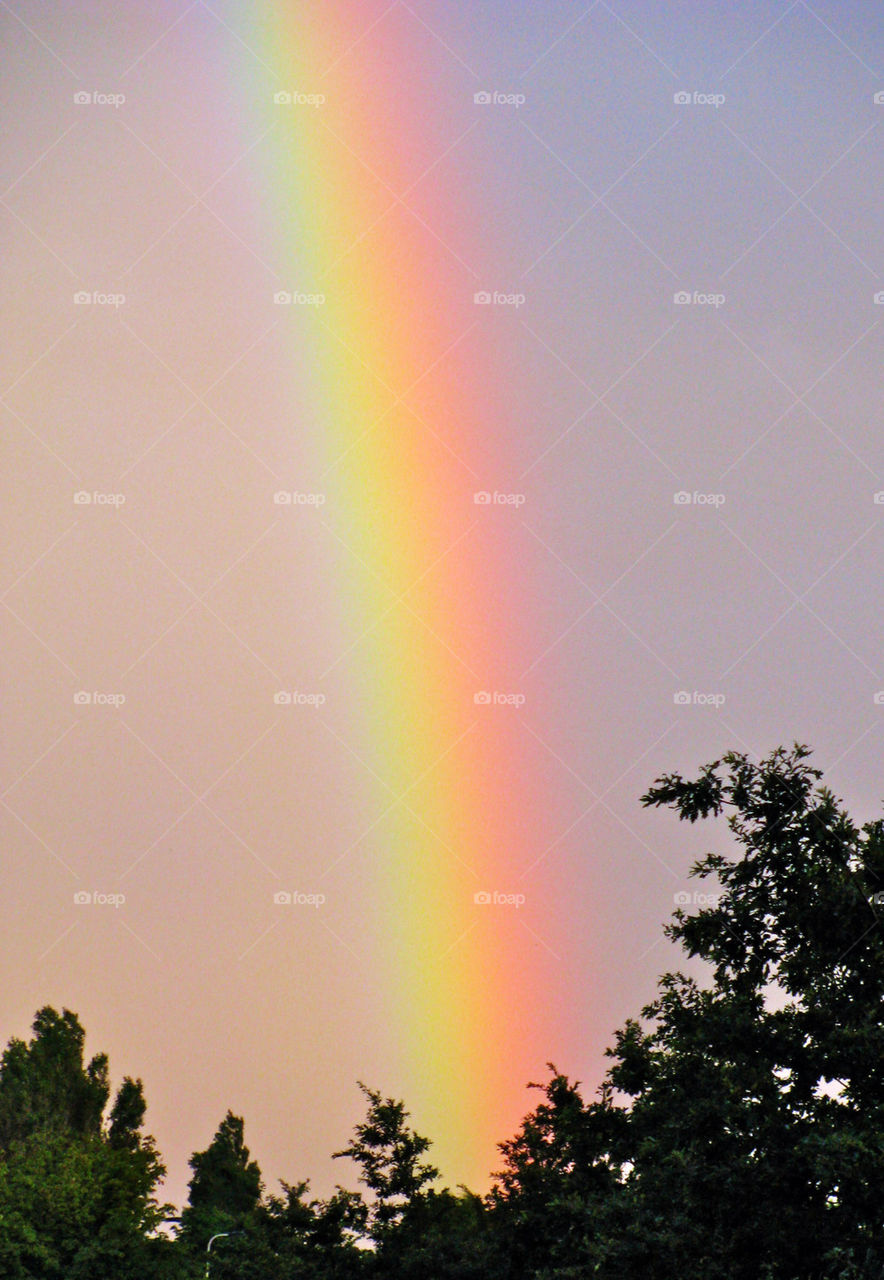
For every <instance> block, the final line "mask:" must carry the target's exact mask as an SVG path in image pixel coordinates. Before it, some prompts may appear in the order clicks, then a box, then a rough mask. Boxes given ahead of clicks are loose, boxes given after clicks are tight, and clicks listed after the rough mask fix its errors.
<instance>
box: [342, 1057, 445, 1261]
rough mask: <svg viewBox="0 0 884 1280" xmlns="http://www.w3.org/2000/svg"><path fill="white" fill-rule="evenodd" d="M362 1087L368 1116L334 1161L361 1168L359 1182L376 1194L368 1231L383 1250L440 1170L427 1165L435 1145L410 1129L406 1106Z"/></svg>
mask: <svg viewBox="0 0 884 1280" xmlns="http://www.w3.org/2000/svg"><path fill="white" fill-rule="evenodd" d="M359 1088H360V1089H361V1090H362V1092H363V1094H364V1095H365V1097H366V1099H367V1100H368V1114H367V1116H366V1118H365V1120H364V1121H362V1122H361V1123H360V1124H357V1125H356V1128H355V1133H354V1137H353V1138H352V1139H351V1140H350V1143H349V1145H348V1146H347V1147H345V1148H344V1150H343V1151H336V1152H335V1153H334V1159H336V1160H339V1159H342V1158H344V1157H348V1158H349V1159H351V1160H353V1161H355V1163H356V1164H357V1165H359V1167H360V1174H359V1181H360V1182H361V1183H363V1184H364V1185H365V1186H367V1187H368V1189H369V1190H370V1191H371V1192H372V1193H373V1200H372V1202H371V1204H370V1205H369V1208H368V1232H369V1235H370V1237H371V1239H372V1240H373V1241H374V1242H375V1244H377V1245H379V1246H380V1245H382V1244H384V1242H385V1241H386V1240H387V1238H388V1237H389V1236H390V1234H391V1232H392V1231H393V1230H394V1229H395V1227H396V1226H397V1225H398V1224H399V1223H400V1222H401V1220H402V1218H403V1215H404V1214H405V1212H406V1209H407V1208H409V1206H411V1205H412V1204H413V1203H414V1202H415V1201H416V1200H418V1199H420V1198H421V1197H422V1196H423V1195H424V1188H425V1187H426V1186H427V1185H428V1184H429V1183H431V1182H434V1181H435V1180H436V1178H438V1176H439V1170H438V1169H436V1168H435V1167H434V1166H433V1165H431V1164H425V1163H422V1157H423V1156H424V1155H426V1153H427V1151H428V1150H429V1149H430V1140H429V1138H422V1137H421V1136H420V1134H418V1133H416V1132H415V1131H414V1130H413V1129H410V1128H409V1127H408V1124H407V1120H408V1112H407V1111H406V1110H405V1107H404V1105H403V1104H402V1103H401V1102H396V1101H394V1099H393V1098H382V1097H381V1095H380V1093H378V1092H376V1091H375V1090H374V1089H369V1088H367V1086H366V1085H364V1084H363V1083H362V1081H359Z"/></svg>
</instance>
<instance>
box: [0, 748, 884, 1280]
mask: <svg viewBox="0 0 884 1280" xmlns="http://www.w3.org/2000/svg"><path fill="white" fill-rule="evenodd" d="M809 757H810V752H809V751H808V749H807V748H806V747H803V746H800V745H796V746H794V747H793V748H792V749H790V750H787V749H783V748H780V749H778V750H777V751H774V752H773V753H772V754H771V755H769V756H768V757H767V758H766V759H764V760H761V761H760V762H757V763H753V762H752V761H750V760H749V759H748V758H747V757H746V756H745V755H742V754H738V753H734V752H732V753H729V754H727V755H725V756H723V757H722V759H721V760H717V761H714V762H713V763H711V764H709V765H707V766H705V767H704V768H703V769H701V770H700V772H699V775H698V776H697V777H695V778H693V779H685V778H683V777H682V776H681V775H680V774H670V775H666V776H664V777H662V778H659V779H657V781H656V783H655V784H654V786H653V787H652V788H651V789H650V790H649V791H648V792H647V794H646V795H644V796H643V797H642V803H643V804H645V805H651V806H667V807H670V808H671V809H672V810H673V811H674V812H675V813H676V814H677V815H678V817H679V818H680V819H683V820H686V821H689V822H695V821H697V820H698V819H705V818H718V817H719V816H721V815H724V816H725V820H726V823H727V825H728V827H729V836H728V838H727V839H726V840H724V841H722V842H721V843H722V844H724V845H725V846H726V850H725V851H720V852H716V853H711V854H708V855H707V856H706V857H704V858H703V859H702V860H701V861H699V862H698V863H696V864H695V865H694V868H693V870H692V874H693V875H694V876H696V877H697V878H698V879H700V880H708V881H709V885H708V887H709V888H710V889H712V888H713V887H714V892H710V893H703V894H697V895H694V898H693V900H694V901H695V903H700V904H702V905H700V906H699V907H698V909H693V910H691V909H689V908H688V907H680V908H678V909H677V910H676V911H675V912H674V914H673V917H672V919H671V921H670V922H669V923H668V924H667V925H666V926H665V932H666V934H667V936H668V937H669V938H670V939H671V940H672V941H673V942H675V943H676V944H678V945H679V946H680V947H681V948H682V949H683V951H684V953H685V955H686V956H688V957H692V958H695V960H696V961H699V962H700V963H694V964H692V966H691V970H692V973H694V974H695V973H701V974H702V979H699V978H697V977H695V976H687V975H685V974H683V973H680V972H673V973H667V974H665V975H663V977H661V979H660V980H659V984H658V988H657V993H656V997H655V999H654V1000H653V1001H652V1002H651V1003H650V1004H649V1005H647V1006H646V1007H645V1008H644V1009H643V1010H642V1011H641V1015H640V1017H637V1018H636V1019H633V1020H629V1021H627V1022H626V1024H625V1025H624V1026H623V1027H622V1028H620V1029H619V1030H618V1031H616V1032H615V1033H614V1037H613V1043H612V1046H611V1048H610V1049H609V1050H608V1051H607V1052H608V1057H609V1059H610V1066H609V1069H608V1071H607V1074H606V1077H605V1080H604V1082H603V1083H602V1085H601V1087H600V1089H599V1090H598V1092H597V1093H596V1094H595V1095H594V1096H593V1097H592V1098H591V1099H586V1098H584V1097H583V1095H582V1094H581V1092H580V1088H579V1084H578V1082H576V1081H571V1080H569V1079H568V1078H567V1077H566V1076H565V1075H563V1074H561V1073H560V1072H558V1071H557V1070H556V1069H555V1067H551V1068H550V1073H549V1077H548V1079H547V1080H546V1081H545V1082H544V1083H542V1084H540V1085H536V1086H534V1087H535V1088H537V1089H538V1090H539V1093H538V1095H537V1097H538V1102H537V1105H536V1107H535V1108H534V1110H533V1111H531V1112H530V1114H529V1115H527V1116H526V1118H525V1119H524V1121H523V1122H522V1124H521V1126H520V1128H519V1130H518V1132H517V1133H516V1134H515V1136H513V1137H511V1138H509V1139H507V1140H505V1141H503V1142H501V1143H500V1160H499V1165H500V1168H499V1169H498V1170H497V1171H496V1173H495V1175H494V1180H493V1184H492V1188H491V1190H490V1192H489V1193H488V1194H486V1195H483V1196H479V1195H476V1194H474V1193H472V1192H470V1191H469V1190H467V1189H466V1188H463V1187H459V1188H457V1189H456V1190H451V1189H449V1188H445V1187H442V1186H440V1184H439V1177H438V1174H437V1171H436V1169H435V1168H434V1167H433V1165H432V1162H431V1159H430V1149H431V1147H430V1142H429V1140H428V1139H427V1138H425V1137H422V1136H421V1135H419V1134H418V1133H416V1132H415V1131H414V1129H413V1128H412V1126H411V1124H410V1116H409V1113H408V1112H407V1111H406V1109H405V1107H404V1105H403V1104H402V1103H401V1102H399V1101H396V1100H394V1099H392V1098H386V1097H384V1096H382V1094H381V1093H379V1092H377V1091H376V1090H374V1089H371V1088H368V1087H366V1086H364V1085H363V1086H361V1087H362V1090H363V1094H364V1100H365V1118H364V1120H363V1121H361V1122H360V1123H359V1124H358V1125H357V1126H356V1127H355V1130H354V1132H353V1134H352V1136H351V1138H350V1141H349V1143H348V1144H347V1146H346V1147H344V1148H343V1149H342V1150H341V1151H339V1152H336V1153H335V1155H336V1156H338V1157H339V1158H341V1159H346V1160H348V1161H349V1162H351V1164H350V1167H351V1168H353V1169H355V1171H356V1172H357V1174H358V1177H357V1178H356V1179H355V1180H356V1182H357V1188H356V1189H349V1190H348V1189H345V1188H344V1187H342V1186H339V1187H337V1189H336V1190H335V1192H334V1194H332V1195H331V1196H330V1197H328V1198H327V1199H321V1198H316V1197H314V1196H312V1195H311V1193H310V1187H309V1184H308V1183H307V1182H305V1181H299V1182H295V1183H292V1184H288V1183H285V1182H283V1183H282V1184H281V1185H280V1186H279V1188H278V1189H277V1190H273V1191H272V1190H269V1189H267V1188H266V1187H265V1185H264V1182H263V1179H262V1175H261V1171H260V1169H259V1167H258V1165H257V1163H256V1162H255V1161H254V1160H253V1159H252V1158H251V1156H250V1154H249V1150H248V1148H247V1146H246V1143H245V1135H244V1125H243V1120H242V1118H241V1117H238V1116H235V1115H232V1114H231V1113H229V1112H228V1114H227V1115H226V1116H225V1117H224V1118H223V1120H222V1121H221V1123H220V1125H219V1127H218V1130H217V1132H216V1133H215V1136H214V1137H213V1139H212V1141H211V1143H210V1144H209V1146H208V1147H207V1148H206V1149H205V1150H204V1151H200V1152H197V1153H195V1154H194V1155H193V1156H192V1158H191V1160H190V1168H191V1171H192V1177H191V1180H190V1187H189V1196H188V1202H187V1205H186V1206H185V1207H184V1209H183V1210H182V1213H181V1216H180V1221H178V1222H177V1223H176V1225H175V1228H174V1233H173V1235H172V1237H171V1238H170V1236H169V1229H168V1224H166V1225H165V1226H164V1220H165V1219H167V1218H169V1217H170V1216H171V1214H172V1212H173V1211H172V1210H171V1209H170V1208H169V1207H168V1206H165V1205H163V1204H162V1203H160V1201H159V1199H158V1188H159V1185H160V1182H161V1179H162V1176H163V1174H164V1169H163V1164H162V1160H161V1156H160V1153H159V1152H158V1150H157V1148H156V1145H155V1143H154V1141H153V1139H152V1138H151V1137H149V1136H148V1135H147V1134H146V1133H145V1131H144V1117H145V1099H144V1093H143V1089H142V1083H141V1081H140V1080H133V1079H129V1078H126V1079H125V1080H124V1081H123V1083H122V1084H121V1085H120V1087H119V1088H118V1089H117V1091H116V1093H115V1094H114V1095H113V1096H112V1094H111V1089H110V1085H109V1076H108V1061H107V1058H106V1056H104V1055H99V1056H97V1057H93V1058H92V1059H91V1061H88V1062H86V1061H84V1055H83V1049H84V1039H85V1037H84V1031H83V1028H82V1026H81V1025H80V1022H79V1020H78V1018H77V1017H76V1015H75V1014H73V1013H71V1012H69V1011H67V1010H64V1011H62V1012H61V1013H58V1012H57V1011H56V1010H54V1009H52V1008H48V1007H47V1008H44V1009H42V1010H40V1012H39V1013H38V1014H37V1015H36V1018H35V1021H34V1024H33V1037H32V1039H31V1040H30V1041H23V1040H19V1039H13V1040H11V1041H10V1042H9V1044H8V1046H7V1048H6V1050H5V1052H4V1053H3V1056H2V1059H0V1277H2V1280H7V1278H8V1280H190V1278H191V1277H193V1278H196V1277H201V1276H204V1275H206V1274H207V1270H206V1268H207V1262H208V1263H209V1266H210V1271H209V1273H208V1274H210V1276H211V1277H212V1278H213V1280H214V1278H216V1277H217V1278H218V1280H222V1278H227V1280H231V1278H233V1277H239V1278H242V1280H296V1278H297V1280H328V1278H331V1277H334V1278H336V1280H356V1278H357V1277H358V1278H360V1280H362V1278H364V1280H372V1278H375V1277H384V1278H385V1280H406V1278H407V1280H480V1278H481V1280H583V1278H585V1277H598V1278H599V1280H639V1278H640V1280H873V1278H874V1280H880V1277H881V1276H882V1275H884V1016H882V1015H884V930H882V921H881V914H882V911H884V822H882V821H881V820H877V821H874V822H871V823H867V824H865V825H864V826H861V827H860V826H857V825H855V824H854V823H853V822H852V821H851V819H850V817H849V816H848V814H847V812H846V811H845V809H844V807H843V805H842V804H841V803H840V802H839V801H838V800H836V798H835V797H834V796H833V795H832V794H831V792H830V791H829V790H828V789H827V788H826V787H824V786H822V785H821V783H820V779H821V778H822V774H821V772H820V771H819V770H817V769H815V768H814V767H813V766H812V765H811V763H810V761H809ZM213 1237H214V1240H213ZM210 1242H211V1244H212V1247H211V1250H208V1251H207V1246H208V1245H209V1244H210Z"/></svg>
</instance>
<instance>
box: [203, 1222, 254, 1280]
mask: <svg viewBox="0 0 884 1280" xmlns="http://www.w3.org/2000/svg"><path fill="white" fill-rule="evenodd" d="M242 1235H245V1232H244V1231H219V1232H217V1234H216V1235H214V1236H212V1238H211V1240H210V1241H209V1243H208V1244H207V1245H206V1280H209V1250H210V1249H211V1248H212V1245H213V1244H214V1243H215V1241H216V1240H221V1239H222V1238H223V1237H224V1236H242Z"/></svg>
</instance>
